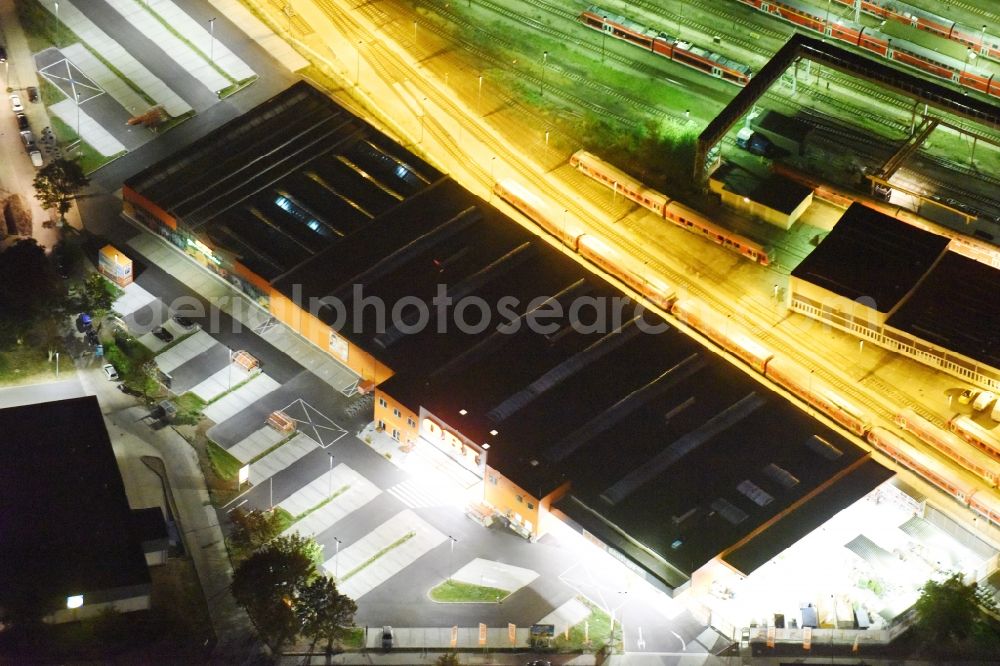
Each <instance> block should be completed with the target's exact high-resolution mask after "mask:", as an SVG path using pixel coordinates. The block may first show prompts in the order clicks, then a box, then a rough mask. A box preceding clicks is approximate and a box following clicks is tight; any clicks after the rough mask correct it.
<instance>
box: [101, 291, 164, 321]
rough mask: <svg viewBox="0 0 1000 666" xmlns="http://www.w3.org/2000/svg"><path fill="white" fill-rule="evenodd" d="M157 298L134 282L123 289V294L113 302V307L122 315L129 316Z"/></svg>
mask: <svg viewBox="0 0 1000 666" xmlns="http://www.w3.org/2000/svg"><path fill="white" fill-rule="evenodd" d="M155 300H156V296H153V295H152V294H151V293H149V292H148V291H146V290H145V289H143V288H142V287H140V286H139V285H138V284H136V283H135V282H133V283H132V284H130V285H128V286H127V287H125V288H124V289H122V295H121V296H119V297H118V298H116V299H115V302H114V303H112V304H111V309H112V310H114V311H115V312H117V313H118V314H120V315H121V316H122V317H127V316H129V315H130V314H132V313H133V312H135V311H136V310H138V309H139V308H141V307H145V306H146V305H149V304H150V303H152V302H153V301H155Z"/></svg>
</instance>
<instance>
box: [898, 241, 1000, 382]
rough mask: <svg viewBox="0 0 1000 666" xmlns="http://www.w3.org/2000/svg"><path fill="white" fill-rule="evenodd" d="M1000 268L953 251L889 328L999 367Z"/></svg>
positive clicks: (902, 308) (932, 270)
mask: <svg viewBox="0 0 1000 666" xmlns="http://www.w3.org/2000/svg"><path fill="white" fill-rule="evenodd" d="M998 294H1000V270H997V269H995V268H993V267H991V266H987V265H986V264H983V263H981V262H978V261H975V260H973V259H969V258H968V257H963V256H962V255H960V254H956V253H954V252H948V253H947V254H946V255H945V256H944V257H943V258H942V259H941V261H940V262H938V263H937V264H936V265H935V266H934V267H933V268H932V269H931V271H930V273H929V274H928V275H927V277H926V279H924V280H923V282H921V283H920V285H919V286H918V287H917V288H916V289H915V290H914V291H913V293H912V294H911V295H910V297H909V298H907V299H906V302H905V303H903V304H902V306H900V308H899V309H898V310H897V311H896V312H894V313H893V315H892V316H891V317H890V318H889V319H888V321H887V322H886V324H888V325H889V326H891V327H893V328H895V329H897V330H900V331H904V332H906V333H909V334H910V335H912V336H914V338H917V339H918V340H925V341H927V342H930V343H932V344H934V345H938V346H940V347H944V348H946V349H949V350H951V351H955V352H958V353H959V354H962V355H963V356H966V357H968V358H971V359H974V360H976V361H978V362H980V363H983V364H985V365H988V366H989V367H991V368H1000V308H997V307H996V305H995V304H996V302H997V298H998Z"/></svg>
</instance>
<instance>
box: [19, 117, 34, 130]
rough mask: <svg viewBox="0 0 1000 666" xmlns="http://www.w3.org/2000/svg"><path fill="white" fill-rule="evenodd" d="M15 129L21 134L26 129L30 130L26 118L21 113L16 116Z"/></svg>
mask: <svg viewBox="0 0 1000 666" xmlns="http://www.w3.org/2000/svg"><path fill="white" fill-rule="evenodd" d="M17 129H19V130H21V131H22V132H23V131H24V130H26V129H31V125H30V124H29V123H28V116H26V115H24V114H23V113H19V114H17Z"/></svg>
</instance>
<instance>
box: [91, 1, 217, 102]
mask: <svg viewBox="0 0 1000 666" xmlns="http://www.w3.org/2000/svg"><path fill="white" fill-rule="evenodd" d="M105 2H107V3H108V4H109V5H111V6H112V7H113V8H114V9H115V11H117V12H118V13H119V14H121V15H122V18H124V19H125V20H126V21H128V22H129V23H131V24H132V27H134V28H135V29H136V30H138V31H139V32H141V33H142V34H143V35H145V36H146V38H148V39H149V40H150V41H151V42H153V43H154V44H156V45H158V46H159V47H160V48H161V49H163V52H164V53H165V54H166V55H167V56H168V57H170V58H172V59H173V60H174V62H176V63H177V64H178V65H179V66H180V67H182V68H183V69H184V70H185V71H186V72H187V73H188V74H190V75H191V76H193V77H194V78H196V79H198V80H199V81H201V83H202V84H203V85H204V86H205V87H206V88H208V89H209V90H211V91H212V92H218V91H219V90H222V89H223V88H227V87H229V85H230V84H231V83H232V82H231V81H230V80H229V79H227V78H226V77H225V76H223V75H222V74H220V73H219V72H218V71H217V70H216V69H215V68H214V67H212V65H211V63H210V62H209V60H208V59H209V53H208V49H207V48H206V49H205V51H204V52H203V53H198V52H197V51H195V50H194V49H193V48H191V46H190V45H189V43H188V42H187V41H184V40H182V39H181V38H179V37H178V36H177V35H176V34H174V33H173V32H171V31H170V30H168V29H167V27H166V26H165V25H164V24H163V23H161V22H160V20H159V19H157V18H156V16H154V15H153V13H152V12H151V11H149V10H147V9H146V8H145V7H143V6H142V5H140V4H139V3H138V2H135V0H105ZM150 9H152V10H153V11H157V12H158V9H157V6H156V5H155V4H154V5H153V6H152V7H151V8H150ZM185 16H186V15H185ZM198 27H199V28H200V27H201V26H198ZM176 29H177V31H178V32H179V33H180V34H184V35H186V33H185V32H184V31H183V30H181V29H180V26H177V27H176Z"/></svg>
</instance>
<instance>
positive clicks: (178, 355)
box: [156, 331, 221, 374]
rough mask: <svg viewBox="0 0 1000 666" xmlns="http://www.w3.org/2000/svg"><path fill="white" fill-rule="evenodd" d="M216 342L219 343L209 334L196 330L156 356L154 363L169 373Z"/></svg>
mask: <svg viewBox="0 0 1000 666" xmlns="http://www.w3.org/2000/svg"><path fill="white" fill-rule="evenodd" d="M217 344H219V343H217V342H216V341H215V340H214V339H212V336H211V335H209V334H208V333H206V332H205V331H198V332H197V333H195V334H194V335H192V336H191V337H190V338H187V339H185V340H182V341H181V342H180V343H179V344H177V345H175V346H173V347H171V348H170V349H168V350H167V351H165V352H163V353H162V354H160V355H159V356H157V357H156V365H157V366H159V368H160V370H162V371H163V372H165V373H167V374H170V372H171V371H173V370H174V369H175V368H178V367H180V366H181V365H183V364H184V363H187V362H188V361H189V360H191V359H192V358H194V357H195V356H197V355H198V354H201V353H202V352H204V351H207V350H208V349H210V348H211V347H213V346H214V345H217ZM220 346H221V345H220Z"/></svg>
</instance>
